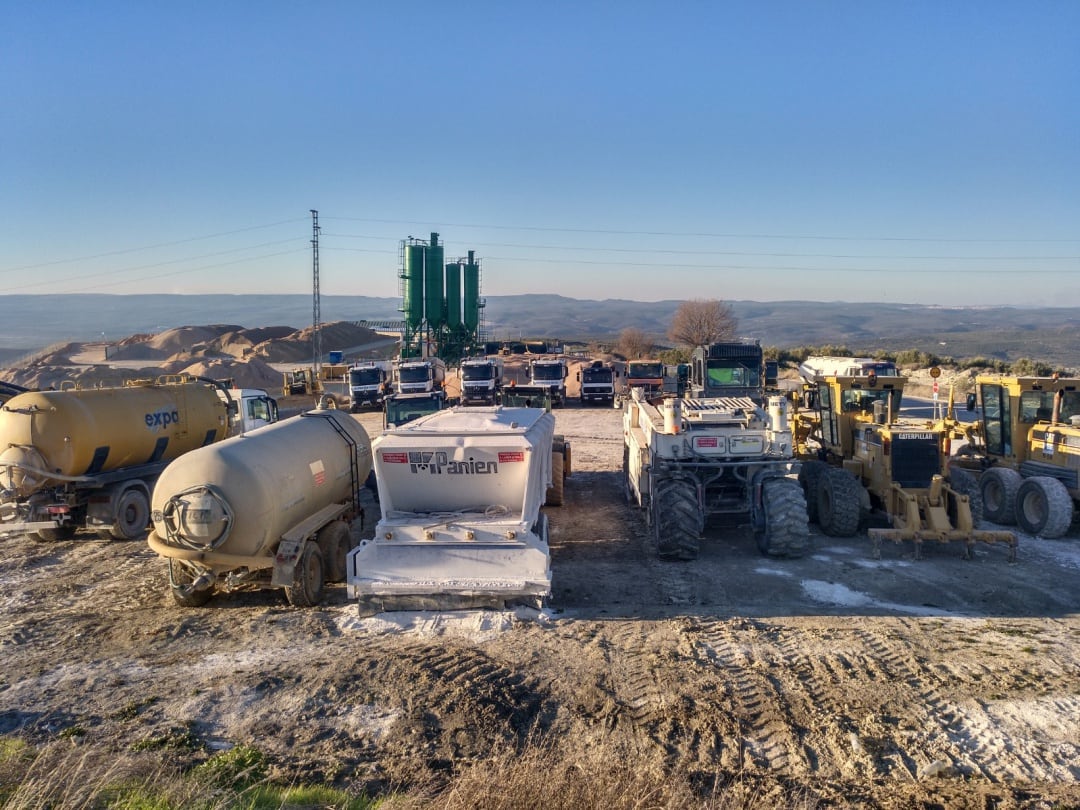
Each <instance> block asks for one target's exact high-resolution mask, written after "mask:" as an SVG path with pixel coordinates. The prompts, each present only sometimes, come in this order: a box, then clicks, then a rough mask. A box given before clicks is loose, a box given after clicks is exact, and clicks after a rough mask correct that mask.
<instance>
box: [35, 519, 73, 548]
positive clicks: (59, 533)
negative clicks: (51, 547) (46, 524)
mask: <svg viewBox="0 0 1080 810" xmlns="http://www.w3.org/2000/svg"><path fill="white" fill-rule="evenodd" d="M74 537H75V527H74V526H73V525H72V524H70V523H65V524H64V525H63V526H57V527H56V528H55V529H38V530H37V531H36V532H30V539H31V540H36V541H37V542H39V543H55V542H58V541H60V540H71V539H72V538H74Z"/></svg>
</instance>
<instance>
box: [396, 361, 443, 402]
mask: <svg viewBox="0 0 1080 810" xmlns="http://www.w3.org/2000/svg"><path fill="white" fill-rule="evenodd" d="M445 384H446V363H445V362H444V361H443V360H441V359H439V358H438V357H423V358H420V357H413V358H402V359H400V360H396V361H394V388H395V389H396V390H397V392H398V393H399V394H420V393H428V392H438V391H443V387H444V386H445Z"/></svg>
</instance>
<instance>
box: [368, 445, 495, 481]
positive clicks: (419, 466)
mask: <svg viewBox="0 0 1080 810" xmlns="http://www.w3.org/2000/svg"><path fill="white" fill-rule="evenodd" d="M384 458H385V456H384ZM498 471H499V462H497V461H483V460H479V461H478V460H476V459H473V458H469V459H465V460H463V461H454V460H452V459H451V458H450V457H449V456H448V455H447V453H446V451H445V450H410V451H409V472H411V473H414V474H416V475H419V474H422V473H425V472H426V473H430V474H431V475H444V474H445V475H492V474H494V473H497V472H498Z"/></svg>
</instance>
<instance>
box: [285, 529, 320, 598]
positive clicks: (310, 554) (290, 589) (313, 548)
mask: <svg viewBox="0 0 1080 810" xmlns="http://www.w3.org/2000/svg"><path fill="white" fill-rule="evenodd" d="M325 580H326V566H325V565H324V564H323V556H322V551H321V550H320V549H319V545H318V543H305V544H304V550H303V551H302V552H300V559H299V560H297V561H296V571H295V572H294V573H293V584H292V585H288V586H286V588H285V596H286V597H288V599H289V604H291V605H293V606H294V607H314V606H315V605H317V604H319V603H320V602H322V600H323V593H324V591H325V590H326V588H325Z"/></svg>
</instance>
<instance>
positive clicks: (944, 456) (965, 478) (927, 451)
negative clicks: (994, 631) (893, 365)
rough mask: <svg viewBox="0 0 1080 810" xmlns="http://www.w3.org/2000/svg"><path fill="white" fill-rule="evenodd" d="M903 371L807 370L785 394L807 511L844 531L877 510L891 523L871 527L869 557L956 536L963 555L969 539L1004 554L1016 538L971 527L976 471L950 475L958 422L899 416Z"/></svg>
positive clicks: (975, 513) (825, 527)
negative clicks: (892, 545) (998, 545)
mask: <svg viewBox="0 0 1080 810" xmlns="http://www.w3.org/2000/svg"><path fill="white" fill-rule="evenodd" d="M904 383H905V378H904V377H902V376H900V375H890V376H878V375H877V374H876V373H874V371H873V370H870V371H869V372H868V373H866V374H859V375H854V376H833V375H812V376H807V375H804V383H803V386H802V389H801V390H800V391H797V392H792V396H791V399H792V400H793V401H794V403H795V408H794V409H793V414H792V427H793V433H794V442H795V452H796V456H797V457H798V458H799V459H800V460H801V461H802V465H801V470H800V473H799V480H800V483H802V485H803V488H804V490H805V492H806V500H807V505H808V512H809V514H810V518H811V520H812V521H815V520H816V522H817V523H818V525H819V526H820V527H821V529H822V531H824V532H825V533H826V534H828V535H832V536H836V537H850V536H852V535H854V534H856V533H857V532H858V531H859V528H860V525H861V524H862V523H863V522H864V521H865V520H866V519H868V518H869V517H870V515H871V513H872V511H873V510H874V509H878V510H881V512H883V513H884V514H885V516H886V518H887V519H888V522H889V528H876V527H875V528H870V529H869V530H868V534H869V535H870V538H871V540H873V542H874V555H875V556H878V555H879V554H880V544H881V541H882V540H892V541H894V542H896V543H902V542H904V541H908V540H910V541H912V542H913V543H914V545H915V557H916V559H918V558H919V557H920V556H921V551H922V544H923V543H924V542H927V541H931V542H939V543H947V542H950V541H956V540H959V541H962V542H963V543H964V544H965V546H964V552H965V556H967V557H970V556H971V550H972V547H973V546H974V544H975V543H976V542H979V541H982V542H1002V543H1006V544H1007V545H1008V546H1009V560H1010V561H1011V560H1013V559H1015V556H1016V536H1015V535H1014V534H1013V533H1012V532H1008V531H987V530H981V529H978V528H976V525H977V521H978V519H979V516H980V514H981V505H980V503H979V501H980V498H979V489H978V486H977V482H976V480H975V477H974V476H973V475H972V474H970V473H968V472H967V471H964V470H955V471H954V473H953V474H952V475H950V471H949V466H948V461H949V451H950V447H951V441H952V439H953V438H954V437H956V436H959V435H962V434H960V433H959V432H958V428H957V427H956V426H955V422H954V421H953V420H951V419H949V418H947V419H946V420H944V421H938V422H932V421H927V420H912V419H901V418H900V417H899V413H900V402H901V398H902V396H903V390H904Z"/></svg>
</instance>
